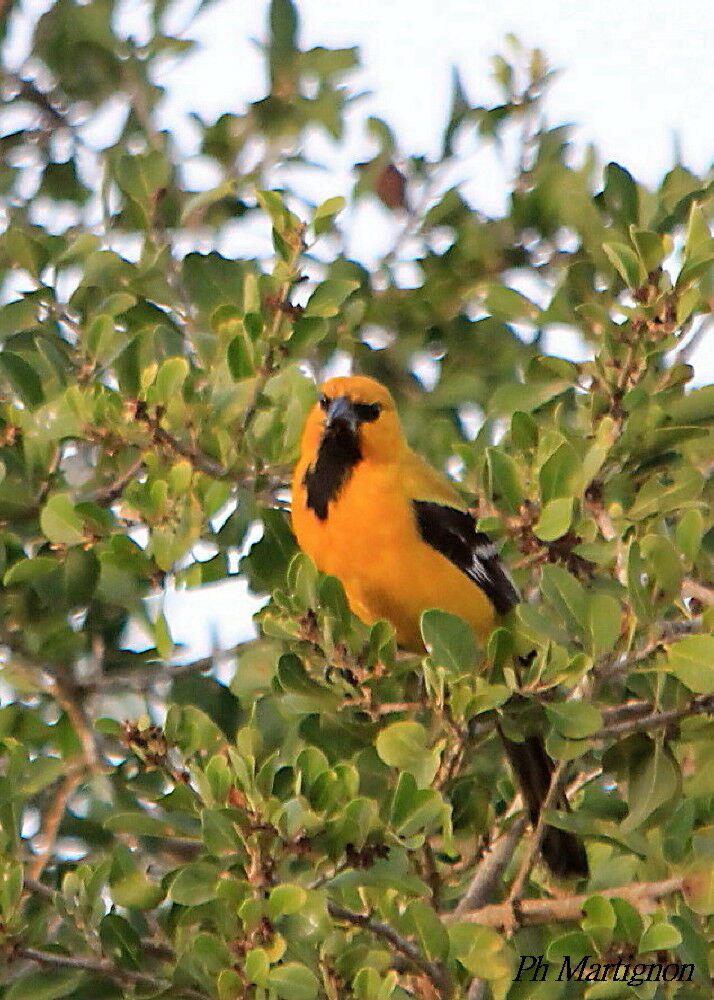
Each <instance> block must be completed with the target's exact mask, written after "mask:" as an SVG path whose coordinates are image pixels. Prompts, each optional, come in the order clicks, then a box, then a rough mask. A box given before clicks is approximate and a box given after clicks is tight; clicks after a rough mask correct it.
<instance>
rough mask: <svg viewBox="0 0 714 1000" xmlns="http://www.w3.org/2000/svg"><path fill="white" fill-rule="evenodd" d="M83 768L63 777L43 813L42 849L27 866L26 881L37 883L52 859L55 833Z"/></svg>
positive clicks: (55, 839)
mask: <svg viewBox="0 0 714 1000" xmlns="http://www.w3.org/2000/svg"><path fill="white" fill-rule="evenodd" d="M83 774H84V768H83V767H82V768H81V769H80V770H79V771H74V773H70V774H68V775H66V776H65V777H64V779H63V780H62V781H61V782H60V785H59V787H58V789H57V791H56V792H55V794H54V797H53V799H52V802H51V803H50V807H49V809H48V810H47V812H46V813H45V816H44V823H43V829H42V840H43V844H42V848H41V850H40V851H39V853H38V854H36V855H35V857H34V858H33V859H32V861H31V862H30V863H29V864H28V866H27V876H28V879H31V880H33V881H37V880H39V878H40V875H42V872H43V871H44V870H45V865H46V864H47V862H48V861H49V860H50V858H51V857H52V852H53V850H54V847H55V843H56V841H57V832H58V830H59V828H60V823H61V822H62V817H63V816H64V814H65V810H66V808H67V802H68V800H69V798H70V796H71V795H72V792H73V791H74V790H75V788H76V787H77V785H78V784H79V783H80V781H81V780H82V777H83Z"/></svg>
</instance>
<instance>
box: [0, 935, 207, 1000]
mask: <svg viewBox="0 0 714 1000" xmlns="http://www.w3.org/2000/svg"><path fill="white" fill-rule="evenodd" d="M13 956H14V957H15V958H25V959H27V960H28V961H30V962H37V964H38V965H44V966H49V967H53V968H59V969H76V970H77V971H79V972H91V973H93V974H94V975H97V976H104V977H105V978H107V979H113V980H114V981H115V982H117V983H122V984H123V985H126V986H148V987H150V988H151V989H154V990H157V991H161V992H163V991H165V990H166V989H167V988H168V986H169V981H168V980H166V979H157V978H155V977H154V976H149V975H147V974H146V973H145V972H134V971H132V970H131V969H120V968H119V966H117V965H114V964H113V963H112V962H102V961H99V962H98V961H96V960H95V959H91V958H81V957H77V956H73V955H60V954H55V953H54V952H49V951H39V950H38V949H37V948H17V949H15V951H14V952H13ZM174 989H175V990H176V993H175V994H174V995H175V996H182V997H186V998H187V1000H208V998H207V996H206V994H205V993H199V992H198V990H192V989H189V988H186V987H180V986H176V987H174Z"/></svg>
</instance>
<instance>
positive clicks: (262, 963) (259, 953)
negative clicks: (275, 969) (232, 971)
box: [243, 948, 270, 988]
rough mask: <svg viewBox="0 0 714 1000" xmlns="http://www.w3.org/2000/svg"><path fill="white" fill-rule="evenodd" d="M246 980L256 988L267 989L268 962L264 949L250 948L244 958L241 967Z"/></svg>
mask: <svg viewBox="0 0 714 1000" xmlns="http://www.w3.org/2000/svg"><path fill="white" fill-rule="evenodd" d="M243 971H244V972H245V975H246V978H247V980H248V982H249V983H255V985H256V986H262V987H264V988H265V987H267V985H268V976H269V975H270V962H269V960H268V955H267V953H266V951H265V949H264V948H251V949H250V951H249V952H248V954H247V955H246V956H245V965H244V966H243Z"/></svg>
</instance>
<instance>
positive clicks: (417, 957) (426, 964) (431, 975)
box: [327, 899, 448, 996]
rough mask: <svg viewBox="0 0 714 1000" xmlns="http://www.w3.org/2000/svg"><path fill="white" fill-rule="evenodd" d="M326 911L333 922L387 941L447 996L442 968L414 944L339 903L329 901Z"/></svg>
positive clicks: (379, 922) (384, 925) (446, 986)
mask: <svg viewBox="0 0 714 1000" xmlns="http://www.w3.org/2000/svg"><path fill="white" fill-rule="evenodd" d="M327 910H328V912H329V914H330V916H331V917H334V918H335V920H343V921H344V922H345V923H348V924H352V925H353V926H355V927H361V928H362V929H363V930H366V931H369V932H370V933H371V934H374V935H375V936H376V937H379V938H382V940H383V941H387V942H388V943H389V944H391V946H392V947H393V948H394V949H395V950H396V951H398V952H399V954H400V955H404V957H405V958H408V959H409V961H410V962H411V963H412V965H414V966H415V967H416V968H417V969H419V971H420V972H423V973H424V975H425V976H427V978H428V979H429V980H430V982H431V983H433V985H434V986H435V987H436V988H437V989H438V990H440V991H441V992H442V993H443V994H444V995H445V996H448V992H445V991H447V990H448V983H447V980H446V976H445V975H444V972H443V970H442V968H441V967H440V966H439V965H437V963H436V962H430V961H429V960H428V959H427V958H424V956H423V955H422V953H421V952H420V951H419V949H418V948H417V946H416V945H415V944H413V943H412V942H411V941H409V940H408V939H407V938H405V937H402V935H401V934H398V933H397V931H395V930H394V928H393V927H390V925H389V924H385V923H382V921H380V920H374V919H373V918H372V917H368V916H365V915H364V914H363V913H357V912H356V911H355V910H348V909H347V908H346V907H344V906H340V904H339V903H334V902H333V901H332V900H330V899H328V901H327Z"/></svg>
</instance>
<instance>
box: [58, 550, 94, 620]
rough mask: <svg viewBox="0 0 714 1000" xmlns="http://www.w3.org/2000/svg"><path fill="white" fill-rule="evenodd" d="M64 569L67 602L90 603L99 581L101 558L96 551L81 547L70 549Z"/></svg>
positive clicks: (73, 604)
mask: <svg viewBox="0 0 714 1000" xmlns="http://www.w3.org/2000/svg"><path fill="white" fill-rule="evenodd" d="M62 571H63V575H64V592H65V595H66V597H67V603H68V604H70V605H71V606H75V607H76V606H79V605H84V604H88V603H89V601H90V600H91V598H92V595H93V594H94V591H95V589H96V586H97V583H98V582H99V560H98V559H97V557H96V556H95V554H94V552H93V551H92V550H91V549H89V550H85V549H83V548H80V547H76V548H72V549H70V550H69V552H68V553H67V555H66V556H65V559H64V565H63V570H62Z"/></svg>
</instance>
